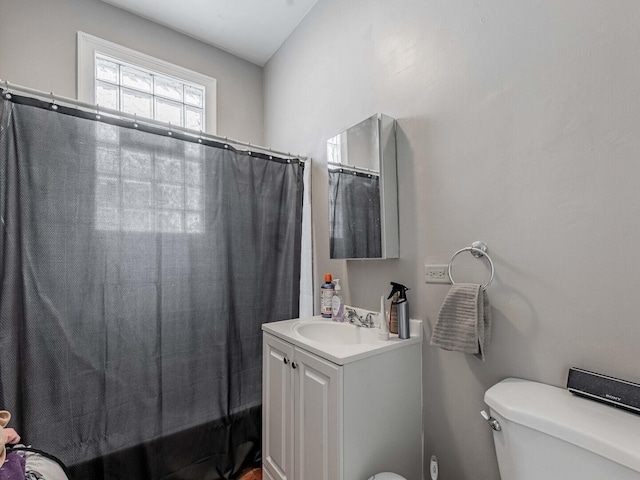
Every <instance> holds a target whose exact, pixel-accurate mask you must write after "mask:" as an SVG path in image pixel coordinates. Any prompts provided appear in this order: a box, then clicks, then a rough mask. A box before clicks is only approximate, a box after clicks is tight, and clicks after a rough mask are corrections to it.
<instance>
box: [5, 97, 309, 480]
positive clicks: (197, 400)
mask: <svg viewBox="0 0 640 480" xmlns="http://www.w3.org/2000/svg"><path fill="white" fill-rule="evenodd" d="M79 117H86V118H79ZM0 119H1V123H0V215H1V220H2V236H0V265H2V268H1V270H0V275H1V277H2V278H0V282H1V283H0V288H1V289H0V305H1V308H0V408H5V409H8V410H10V411H11V412H12V414H13V419H12V426H13V427H15V428H16V430H18V431H19V432H20V434H21V435H22V437H23V438H24V439H25V440H26V441H27V442H28V443H30V444H32V445H33V447H35V448H39V449H42V450H44V451H47V452H49V453H52V454H54V455H56V456H58V457H60V458H61V459H62V460H63V461H64V462H65V463H67V464H68V465H70V466H71V472H72V475H73V478H74V479H75V480H84V479H87V480H88V479H103V478H104V479H115V478H117V479H135V480H141V479H145V478H146V479H150V480H151V479H152V480H158V479H165V480H169V479H183V480H184V479H199V480H200V479H204V478H206V479H217V478H225V479H226V478H237V476H238V474H239V472H240V471H241V470H242V469H243V468H245V467H246V466H247V465H255V464H258V465H259V462H260V445H261V438H260V437H261V423H260V422H261V416H260V407H261V391H262V383H261V382H262V364H261V353H262V343H261V342H262V332H261V324H262V323H264V322H271V321H276V320H282V319H288V318H295V317H297V316H298V301H299V279H300V232H301V210H302V193H303V192H302V188H303V187H302V178H303V165H302V164H299V163H298V162H297V161H296V160H293V161H292V162H291V163H289V162H287V161H286V160H283V159H277V158H273V159H269V157H268V156H261V155H258V154H255V153H253V154H249V153H247V152H240V151H235V150H234V149H233V148H224V145H221V144H214V143H213V142H207V141H205V142H204V143H205V144H203V145H200V144H198V143H197V142H194V141H193V139H191V141H186V139H184V138H183V139H180V138H176V137H180V135H179V134H177V133H176V132H174V133H173V136H172V137H169V136H167V135H166V131H164V132H161V133H163V134H162V135H161V134H159V133H160V130H159V129H152V128H149V127H144V128H143V126H142V125H140V128H139V129H134V128H124V125H125V122H124V121H116V120H112V119H109V118H103V119H102V121H100V122H97V121H94V119H93V117H92V116H91V115H89V114H83V113H81V112H77V111H76V110H75V109H71V108H65V107H62V106H59V109H58V112H54V111H51V109H49V108H48V105H47V104H45V103H43V102H39V101H36V100H33V99H28V98H24V97H17V96H14V98H13V99H12V100H11V101H8V100H2V99H0ZM128 126H129V127H130V126H131V122H129V124H128ZM143 129H145V130H149V131H142V130H143ZM151 130H153V131H151Z"/></svg>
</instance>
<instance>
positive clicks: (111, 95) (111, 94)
mask: <svg viewBox="0 0 640 480" xmlns="http://www.w3.org/2000/svg"><path fill="white" fill-rule="evenodd" d="M96 103H97V104H98V105H100V106H101V107H107V108H113V109H114V110H118V87H117V86H115V85H110V84H108V83H104V82H101V81H99V80H97V81H96Z"/></svg>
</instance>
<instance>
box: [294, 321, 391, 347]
mask: <svg viewBox="0 0 640 480" xmlns="http://www.w3.org/2000/svg"><path fill="white" fill-rule="evenodd" d="M293 331H294V332H296V333H297V334H298V335H300V336H301V337H304V338H306V339H308V340H311V341H313V342H319V343H327V344H330V345H358V344H363V343H364V344H371V343H375V342H377V338H378V329H377V328H364V327H357V326H355V325H351V324H350V323H336V322H330V323H329V322H315V323H314V322H311V323H303V322H300V323H298V324H297V325H295V326H294V327H293Z"/></svg>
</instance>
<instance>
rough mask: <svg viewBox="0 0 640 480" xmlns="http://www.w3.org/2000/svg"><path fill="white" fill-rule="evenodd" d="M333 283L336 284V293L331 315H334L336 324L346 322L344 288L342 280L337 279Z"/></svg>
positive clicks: (332, 302) (332, 301) (332, 300)
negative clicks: (343, 298) (341, 284)
mask: <svg viewBox="0 0 640 480" xmlns="http://www.w3.org/2000/svg"><path fill="white" fill-rule="evenodd" d="M333 283H334V284H335V291H334V294H333V298H332V299H331V313H333V320H334V321H336V322H344V301H343V300H342V287H341V286H340V279H339V278H336V279H335V280H334V281H333Z"/></svg>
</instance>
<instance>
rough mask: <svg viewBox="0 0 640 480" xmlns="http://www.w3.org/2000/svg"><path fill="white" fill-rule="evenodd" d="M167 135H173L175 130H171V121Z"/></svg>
mask: <svg viewBox="0 0 640 480" xmlns="http://www.w3.org/2000/svg"><path fill="white" fill-rule="evenodd" d="M167 135H169V136H172V135H173V131H172V130H171V122H169V131H168V132H167Z"/></svg>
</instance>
